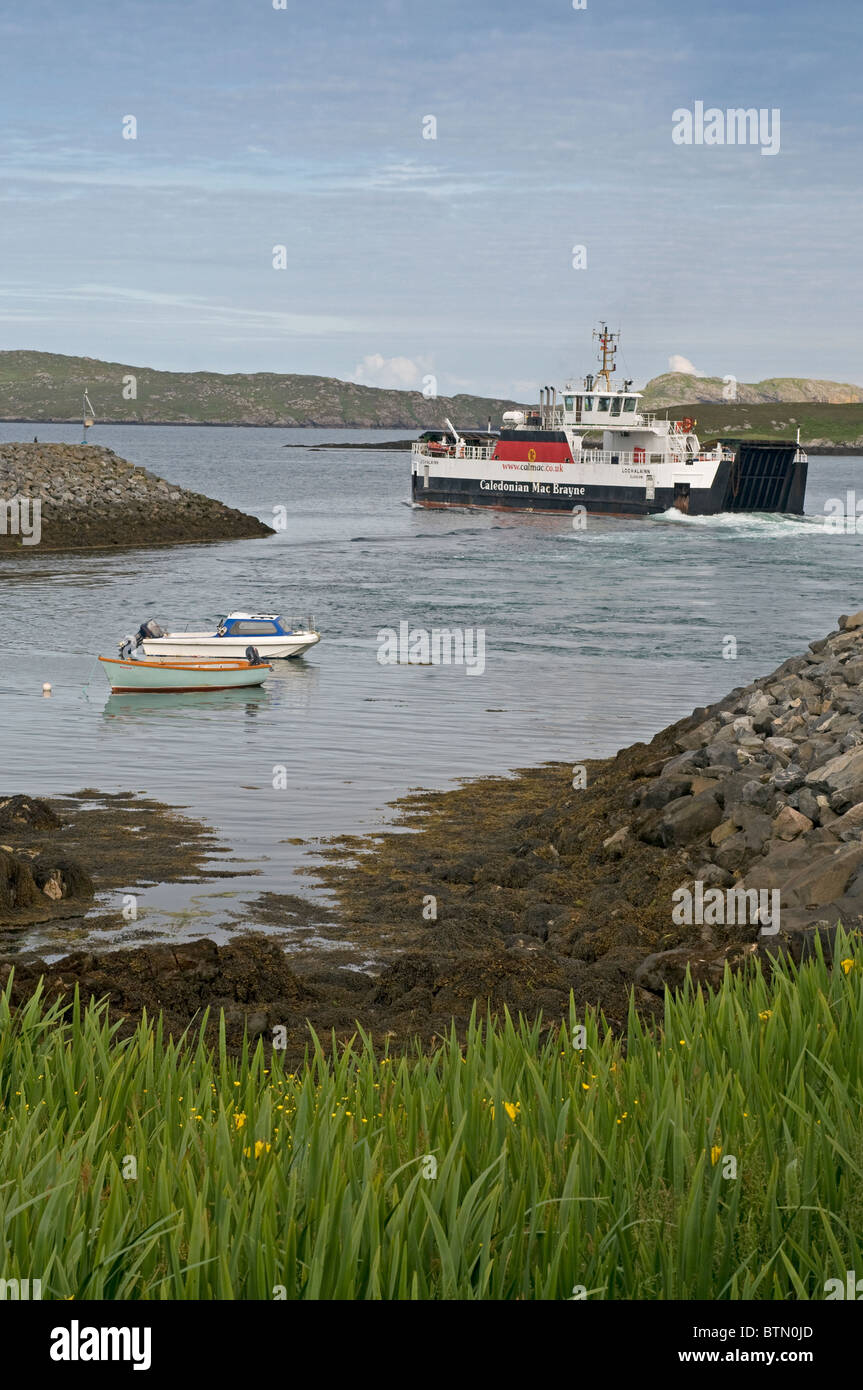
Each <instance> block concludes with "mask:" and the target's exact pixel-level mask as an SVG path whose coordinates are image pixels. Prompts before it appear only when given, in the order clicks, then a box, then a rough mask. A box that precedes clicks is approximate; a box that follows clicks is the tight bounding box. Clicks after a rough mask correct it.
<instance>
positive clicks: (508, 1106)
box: [503, 1100, 521, 1122]
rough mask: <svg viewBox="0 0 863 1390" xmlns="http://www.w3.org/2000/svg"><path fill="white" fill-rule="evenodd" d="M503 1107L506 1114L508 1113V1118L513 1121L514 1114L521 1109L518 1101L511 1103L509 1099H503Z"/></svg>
mask: <svg viewBox="0 0 863 1390" xmlns="http://www.w3.org/2000/svg"><path fill="white" fill-rule="evenodd" d="M503 1108H504V1110H505V1111H506V1113H507V1115H509V1118H510V1119H511V1120H512V1121H513V1122H514V1121H515V1117H516V1115H517V1114H518V1112H519V1110H520V1109H521V1106H520V1104H518V1103H517V1104H515V1105H513V1103H512V1101H511V1100H505V1101H504V1103H503Z"/></svg>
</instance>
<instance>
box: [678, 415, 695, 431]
mask: <svg viewBox="0 0 863 1390" xmlns="http://www.w3.org/2000/svg"><path fill="white" fill-rule="evenodd" d="M679 427H680V429H681V430H682V432H683V433H684V434H691V433H692V431H693V430H694V429H695V421H694V420H690V418H689V416H688V415H687V416H686V419H685V420H681V421H680V422H679Z"/></svg>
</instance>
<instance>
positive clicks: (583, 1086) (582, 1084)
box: [581, 1081, 590, 1091]
mask: <svg viewBox="0 0 863 1390" xmlns="http://www.w3.org/2000/svg"><path fill="white" fill-rule="evenodd" d="M581 1089H582V1090H583V1091H589V1090H590V1087H589V1086H588V1084H587V1082H586V1081H582V1083H581Z"/></svg>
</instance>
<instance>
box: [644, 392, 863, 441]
mask: <svg viewBox="0 0 863 1390" xmlns="http://www.w3.org/2000/svg"><path fill="white" fill-rule="evenodd" d="M657 413H659V414H662V415H666V414H667V415H668V416H669V417H670V419H672V420H682V419H684V418H685V417H686V416H689V417H690V418H691V419H694V420H695V421H696V422H697V423H696V426H695V428H696V431H697V433H698V437H699V439H701V440H702V442H705V441H708V440H711V439H716V438H719V437H728V436H731V437H735V436H739V437H741V438H745V437H746V436H747V435H751V437H752V438H753V439H793V438H794V437H795V435H796V433H797V428H798V426H799V428H800V442H801V444H803V445H804V447H806V448H814V449H818V448H824V449H830V448H838V447H844V448H848V449H860V450H861V451H863V403H860V404H859V405H822V404H811V403H810V402H803V403H797V402H785V403H783V402H781V401H780V402H774V403H773V404H772V405H744V404H742V403H740V402H736V401H726V402H723V403H722V404H721V405H716V404H705V403H704V402H703V401H694V402H692V401H691V402H689V403H688V404H686V405H676V406H673V407H671V408H670V409H669V410H667V411H664V410H663V411H660V412H657Z"/></svg>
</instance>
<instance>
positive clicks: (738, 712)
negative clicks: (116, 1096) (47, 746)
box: [0, 612, 863, 1057]
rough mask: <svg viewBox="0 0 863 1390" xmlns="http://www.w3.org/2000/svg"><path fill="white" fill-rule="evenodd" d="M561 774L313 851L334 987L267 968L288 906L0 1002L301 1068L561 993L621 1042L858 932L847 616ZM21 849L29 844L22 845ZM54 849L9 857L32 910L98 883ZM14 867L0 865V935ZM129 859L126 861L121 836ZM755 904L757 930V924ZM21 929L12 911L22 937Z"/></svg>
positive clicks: (856, 742) (81, 966)
mask: <svg viewBox="0 0 863 1390" xmlns="http://www.w3.org/2000/svg"><path fill="white" fill-rule="evenodd" d="M584 768H585V773H586V776H585V777H584V778H582V777H581V776H578V777H574V776H573V768H572V766H570V765H566V766H563V765H555V764H552V765H546V766H543V767H539V768H532V769H528V770H525V771H522V772H519V773H517V774H515V775H514V776H506V777H496V778H486V779H482V780H479V781H475V782H472V783H469V784H466V785H465V786H462V787H458V788H457V789H455V790H453V791H449V792H443V793H421V794H417V795H414V796H411V797H408V798H405V799H404V800H403V801H402V802H400V803H398V806H399V812H400V815H399V821H400V823H399V825H398V828H396V829H394V830H393V831H392V832H389V833H383V834H381V833H377V834H375V835H373V836H370V837H368V838H366V839H362V838H357V837H349V838H346V839H345V840H343V841H341V842H336V843H334V844H332V845H331V846H330V847H329V848H328V850H327V851H326V853H325V856H324V863H323V865H322V867H320V868H318V869H317V870H316V872H317V873H318V875H319V877H320V878H321V879H322V880H323V881H324V883H325V884H326V885H327V886H328V887H329V888H331V889H333V890H334V891H335V893H336V894H337V897H338V901H339V908H338V910H337V911H336V912H334V914H332V917H331V920H329V921H328V922H326V923H322V922H321V920H320V917H319V918H318V920H317V921H316V922H315V931H316V934H317V936H318V937H319V936H320V935H322V934H323V935H327V936H330V937H331V938H332V939H333V940H338V941H340V942H342V943H344V942H350V943H352V945H353V947H354V948H355V950H356V960H355V961H354V962H353V963H352V968H349V969H348V968H344V965H345V962H344V961H343V960H341V961H339V962H338V963H337V962H336V961H335V960H334V958H332V957H331V958H330V959H329V960H328V959H327V953H326V952H321V950H320V946H319V944H317V945H316V944H315V942H314V941H310V943H309V945H308V947H305V948H302V949H300V950H294V951H293V952H292V954H290V955H289V956H288V955H285V953H284V951H283V949H282V947H281V945H280V943H279V941H278V935H277V929H278V926H279V924H280V923H281V924H282V925H284V924H285V923H286V922H287V920H288V919H289V917H290V916H291V915H292V914H295V913H296V904H297V901H298V900H297V899H296V898H293V897H291V898H289V897H288V896H287V895H285V897H284V898H283V899H280V897H279V895H274V894H268V895H266V898H267V909H266V914H258V915H257V916H256V915H255V914H254V913H250V917H249V924H250V925H251V926H255V927H257V928H260V926H261V924H262V923H266V925H267V926H268V927H269V928H272V929H274V930H273V931H271V932H269V933H264V932H261V931H260V930H257V931H256V932H255V933H254V934H252V935H238V936H237V938H236V939H235V940H234V941H233V942H232V943H231V944H230V945H227V946H217V945H215V944H214V943H213V942H211V941H206V940H204V941H197V942H191V943H186V942H183V943H178V944H177V945H170V944H158V945H143V946H140V947H138V948H135V947H131V946H130V947H129V948H125V947H124V948H123V949H121V950H114V951H111V952H110V953H99V952H94V951H92V950H87V951H82V952H79V953H77V954H74V955H69V956H66V957H64V958H63V959H61V960H58V961H55V962H53V963H52V964H50V965H46V964H45V963H44V962H43V961H40V960H38V959H30V958H27V957H26V954H24V955H22V954H21V953H20V951H19V952H18V954H17V955H16V956H15V957H10V956H9V955H7V956H6V958H5V959H4V958H2V957H0V984H2V983H3V981H4V980H6V979H8V976H9V974H10V971H11V969H12V967H13V965H14V966H15V967H16V973H15V980H14V990H13V993H14V995H15V997H18V998H23V997H26V995H27V994H28V993H30V992H32V990H33V988H34V987H35V985H36V983H37V982H38V980H39V979H40V978H44V980H45V983H46V985H47V987H48V990H49V992H52V993H53V992H64V991H68V990H69V989H71V987H72V986H73V985H74V984H78V985H80V987H81V988H82V990H83V991H84V993H85V994H94V995H98V996H100V997H101V996H106V997H107V998H108V1000H109V1002H110V1008H111V1011H112V1014H113V1015H114V1016H115V1017H116V1018H117V1019H118V1020H119V1021H120V1022H121V1024H122V1026H123V1027H129V1026H131V1025H132V1024H133V1023H134V1021H135V1020H136V1019H137V1018H139V1017H140V1015H141V1011H142V1010H143V1009H144V1008H146V1009H147V1010H148V1011H149V1012H152V1011H153V1010H162V1011H163V1012H164V1014H165V1017H166V1021H167V1023H168V1025H169V1027H171V1028H173V1029H178V1030H181V1029H182V1028H183V1027H184V1026H185V1025H186V1023H188V1021H189V1019H190V1018H191V1017H193V1016H194V1015H195V1014H197V1013H199V1012H200V1011H201V1010H202V1009H204V1008H205V1007H207V1006H211V1007H213V1008H215V1009H217V1010H218V1009H224V1010H225V1015H226V1019H227V1024H228V1036H229V1038H230V1039H231V1040H232V1043H233V1044H234V1045H238V1044H239V1042H240V1040H241V1038H242V1034H243V1030H244V1029H248V1030H249V1031H250V1032H251V1033H252V1034H253V1035H260V1034H265V1033H267V1032H268V1030H269V1029H271V1028H272V1027H274V1026H275V1025H276V1024H281V1025H283V1026H285V1027H286V1028H287V1030H288V1039H289V1042H288V1045H289V1048H290V1050H291V1052H292V1053H293V1054H295V1055H296V1056H298V1057H300V1056H302V1052H303V1048H304V1047H305V1045H306V1041H307V1036H308V1035H307V1025H308V1023H309V1022H311V1023H312V1024H313V1025H314V1026H315V1028H316V1029H318V1030H319V1031H320V1030H324V1031H326V1030H328V1029H335V1030H336V1032H337V1034H338V1035H339V1036H349V1035H350V1033H351V1032H352V1031H353V1030H354V1028H355V1024H356V1022H357V1021H359V1022H360V1023H361V1024H362V1025H363V1026H364V1027H367V1028H369V1029H371V1030H372V1031H373V1032H374V1033H375V1035H376V1036H377V1037H378V1038H379V1039H381V1040H389V1041H395V1042H396V1043H398V1044H401V1043H407V1042H408V1041H409V1040H411V1039H415V1038H416V1039H419V1040H421V1041H423V1042H425V1043H428V1042H430V1041H431V1040H432V1039H434V1038H435V1037H436V1036H437V1035H439V1034H440V1033H442V1032H444V1031H445V1030H447V1029H448V1027H449V1026H450V1024H451V1022H452V1021H453V1020H454V1021H455V1023H456V1025H457V1027H459V1028H463V1027H464V1026H465V1024H466V1022H467V1019H468V1018H469V1016H470V1012H471V1009H472V1008H473V1006H474V1004H475V1003H476V1004H478V1006H479V1008H480V1009H481V1010H484V1009H485V1008H486V1007H490V1008H492V1009H493V1010H500V1009H502V1008H503V1007H504V1006H507V1007H508V1008H509V1009H510V1010H512V1011H522V1012H524V1013H526V1014H529V1015H532V1016H534V1015H536V1014H537V1013H539V1012H540V1011H541V1012H542V1014H543V1017H544V1018H545V1019H546V1021H547V1022H548V1024H549V1025H550V1026H551V1025H554V1024H555V1023H556V1022H559V1020H560V1018H561V1016H562V1015H565V1013H566V1010H567V1008H568V1001H569V995H570V991H572V993H573V995H574V997H575V1000H576V1003H577V1005H579V1007H582V1008H583V1007H585V1006H586V1005H594V1006H597V1007H599V1008H601V1009H602V1010H603V1012H604V1013H605V1016H606V1018H607V1019H608V1020H609V1022H610V1023H611V1024H612V1025H613V1026H617V1027H621V1028H622V1027H623V1026H624V1024H625V1020H626V1015H627V1009H628V1006H629V999H630V995H631V993H632V992H633V991H634V996H635V1002H636V1006H637V1007H638V1009H639V1010H640V1011H641V1012H642V1013H643V1014H644V1015H645V1016H647V1017H650V1016H658V1015H659V1014H660V1013H661V1010H662V996H663V992H664V989H665V987H666V986H672V987H673V986H675V985H677V984H679V983H680V982H681V981H682V980H683V978H684V977H685V974H686V972H687V970H688V971H690V972H691V974H692V976H693V977H694V978H695V979H696V980H699V981H701V982H703V983H704V984H705V985H706V986H708V987H709V986H712V985H716V984H718V983H719V981H720V980H721V978H722V975H723V972H724V970H725V968H726V967H728V968H731V969H733V970H737V969H740V968H743V967H745V966H751V967H753V968H763V969H766V970H769V969H770V968H771V961H772V959H773V958H775V957H776V955H787V956H791V957H792V958H793V959H794V960H795V961H800V960H801V959H803V958H805V957H806V956H807V954H809V953H810V952H812V951H813V950H815V949H823V950H824V951H825V953H826V954H827V956H828V958H830V957H831V952H832V943H833V939H834V937H835V932H836V927H837V925H838V924H839V923H841V924H842V926H843V927H844V928H845V929H846V930H848V931H851V932H855V931H859V930H860V929H861V927H863V612H860V613H856V614H853V615H851V616H847V615H844V616H843V617H841V618H840V619H839V626H838V628H837V630H836V631H835V632H832V633H830V634H829V635H828V636H827V637H824V638H821V639H819V640H817V641H813V642H812V644H811V645H810V647H809V649H808V650H807V651H806V652H805V653H803V654H802V655H801V656H797V657H793V658H791V659H789V660H788V661H785V662H783V663H782V665H781V666H779V667H778V668H777V670H775V671H773V672H771V673H770V674H769V675H765V676H763V677H760V678H759V679H757V680H755V681H753V682H751V683H750V684H749V685H747V686H745V687H738V688H736V689H735V690H733V691H731V693H730V694H729V695H727V696H726V697H725V698H724V699H722V700H719V701H717V702H716V703H715V704H713V705H710V706H706V707H701V708H698V709H696V710H694V711H693V713H692V714H691V715H689V716H687V717H686V718H685V719H682V720H680V721H679V722H678V723H676V724H674V725H672V726H671V727H669V728H667V729H663V730H662V731H661V732H660V733H658V734H657V735H656V737H655V738H654V739H652V740H651V742H650V743H649V744H645V743H636V744H633V745H631V746H630V747H628V748H624V749H621V751H620V752H619V753H617V754H616V755H615V756H614V757H612V758H606V759H602V760H596V761H589V762H586V763H585V764H584ZM582 782H583V783H584V784H583V785H582ZM19 803H20V799H18V798H11V799H9V800H7V801H6V802H4V803H3V806H0V830H2V825H3V821H2V816H3V814H4V807H5V808H6V809H5V814H6V817H7V822H8V821H9V818H10V816H12V815H14V814H15V813H16V809H17V811H18V813H20V804H19ZM25 810H26V808H25ZM50 810H51V808H50V807H49V808H48V811H49V813H50ZM26 814H28V815H30V814H33V811H32V808H31V809H30V810H29V811H26ZM36 814H39V811H38V808H37V811H36ZM44 820H45V817H44V816H43V821H44ZM405 829H408V830H409V831H412V832H413V833H407V834H406V833H404V832H405ZM10 834H12V831H11V829H7V830H6V831H3V833H2V835H0V838H4V839H5V838H7V837H8V836H9V835H10ZM21 834H23V835H24V836H25V838H27V836H28V835H29V837H30V839H32V838H33V835H32V830H31V828H30V827H27V828H26V829H25V830H23V831H21ZM52 834H55V835H56V836H57V842H56V844H55V846H54V849H53V851H52V849H51V848H50V847H49V846H47V845H46V843H45V837H46V836H47V837H48V838H49V839H50V837H51V835H52ZM59 834H60V832H59V831H58V830H57V829H56V828H55V829H54V830H52V828H51V826H50V823H49V822H47V821H46V823H45V824H44V825H43V829H42V831H41V832H40V837H37V838H38V843H37V844H36V845H35V847H34V848H35V853H34V852H33V851H32V850H31V855H32V863H31V865H30V869H31V874H30V877H31V878H32V881H33V884H34V885H35V890H36V891H38V892H40V893H41V894H42V898H43V900H44V901H43V907H44V903H45V902H48V900H49V899H50V902H49V904H48V907H49V910H54V909H52V908H51V903H53V904H54V905H55V907H56V906H57V905H58V904H59V903H61V902H64V903H67V904H68V901H69V899H68V897H66V898H64V897H63V896H62V894H63V891H64V890H63V885H64V884H68V885H69V892H70V894H72V893H73V892H74V891H75V884H76V883H77V884H78V888H77V891H78V892H79V895H84V896H86V892H87V891H88V887H87V880H88V879H93V880H95V881H96V887H97V888H99V887H100V886H101V885H100V869H99V865H98V863H97V862H93V861H92V859H90V860H87V858H86V852H85V859H84V862H83V863H82V864H81V865H80V868H81V869H82V870H83V872H84V875H85V877H83V878H80V879H76V877H75V870H74V865H70V864H69V863H68V862H67V861H68V855H66V854H60V853H59ZM85 843H86V841H85V837H84V836H82V835H81V834H80V833H79V835H78V845H79V848H82V849H83V847H84V845H85ZM13 851H14V844H7V845H4V846H3V847H2V851H0V852H2V853H3V855H4V856H5V857H4V858H3V859H2V860H0V876H2V875H3V874H5V875H6V888H5V889H3V888H2V885H0V915H2V911H3V905H4V903H6V913H7V920H8V917H9V915H10V909H9V907H8V901H7V899H4V897H3V892H4V891H5V892H6V893H7V897H8V894H9V892H14V882H13V880H14V876H15V874H18V873H19V872H20V870H19V869H17V868H16V867H15V865H14V864H13V863H11V862H10V861H11V860H12V859H15V858H16V857H17V859H18V861H19V862H20V860H21V854H20V852H18V853H17V855H16V853H15V852H13ZM137 852H138V853H139V854H142V853H143V854H145V855H146V853H147V846H146V843H143V844H142V843H141V841H140V837H139V843H138V847H137ZM73 858H74V856H73ZM61 860H62V861H63V862H64V863H66V868H58V867H57V866H58V865H59V864H60V863H61ZM124 872H125V873H126V877H127V879H128V868H127V869H126V870H125V871H124ZM163 872H164V873H165V875H166V876H169V873H170V866H169V865H168V864H165V866H164V868H163ZM25 877H26V876H25ZM52 883H53V884H54V885H55V886H54V888H52V889H50V891H48V890H46V885H47V884H52ZM27 891H28V894H30V896H31V897H32V890H31V889H30V887H29V880H28V887H27ZM90 891H91V890H90ZM58 893H59V894H60V896H54V897H52V896H51V895H52V894H55V895H56V894H58ZM771 895H775V897H771ZM732 901H733V902H734V903H735V904H736V905H737V908H736V914H735V913H734V912H732V913H731V914H730V915H729V912H728V908H729V906H730V903H731V902H732ZM765 901H770V902H771V910H770V914H769V915H764V914H763V912H762V915H761V916H759V911H761V908H763V905H764V902H765ZM709 903H712V904H713V908H714V910H713V911H709V910H706V905H707V904H709ZM759 903H760V904H761V908H759V906H758V904H759ZM687 904H688V910H687ZM753 904H755V905H756V906H755V910H754V911H753V910H752V905H753ZM743 905H745V907H746V910H744V906H743ZM693 908H694V910H693ZM30 910H31V907H30V905H29V903H22V905H21V909H20V912H21V917H20V920H21V922H22V924H23V923H24V922H25V920H26V917H27V913H28V912H29V911H30ZM80 910H81V911H86V903H84V904H83V905H82V906H81V909H80ZM19 939H20V938H19ZM819 943H820V945H819ZM370 960H373V961H374V967H373V968H371V967H369V965H368V964H367V963H368V962H369V961H370ZM361 962H366V964H361Z"/></svg>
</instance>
